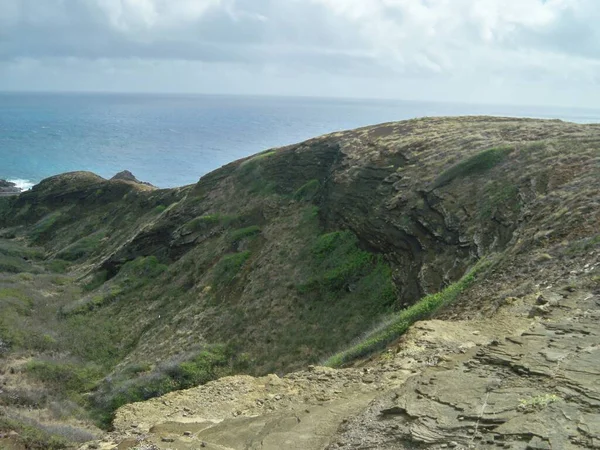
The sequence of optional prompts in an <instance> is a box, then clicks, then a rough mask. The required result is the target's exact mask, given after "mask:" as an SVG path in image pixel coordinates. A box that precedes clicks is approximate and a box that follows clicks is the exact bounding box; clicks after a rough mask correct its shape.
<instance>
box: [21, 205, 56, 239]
mask: <svg viewBox="0 0 600 450" xmlns="http://www.w3.org/2000/svg"><path fill="white" fill-rule="evenodd" d="M61 217H62V214H61V212H60V211H55V212H53V213H51V214H48V215H47V216H45V217H44V218H42V219H41V220H39V221H38V222H37V223H36V224H35V225H34V226H33V227H32V229H31V231H30V232H29V237H30V238H31V239H32V240H33V241H34V242H36V241H41V240H44V239H46V238H47V236H48V234H49V233H50V232H51V231H52V228H54V226H55V225H56V224H57V223H58V221H59V219H61Z"/></svg>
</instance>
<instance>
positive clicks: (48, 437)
mask: <svg viewBox="0 0 600 450" xmlns="http://www.w3.org/2000/svg"><path fill="white" fill-rule="evenodd" d="M9 431H16V432H17V433H18V437H17V439H16V440H17V442H19V443H20V444H22V445H23V446H24V447H25V448H26V449H28V450H61V449H67V448H73V446H72V443H71V442H69V441H68V440H66V439H65V438H64V437H62V436H57V435H54V434H51V433H49V432H47V431H45V430H43V429H40V428H37V427H34V426H32V425H31V424H28V423H25V422H23V421H20V420H15V419H10V418H7V417H0V432H9Z"/></svg>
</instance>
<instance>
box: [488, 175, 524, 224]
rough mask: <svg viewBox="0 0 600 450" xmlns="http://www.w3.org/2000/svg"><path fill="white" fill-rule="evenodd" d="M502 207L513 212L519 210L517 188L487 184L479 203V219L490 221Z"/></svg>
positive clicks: (496, 183)
mask: <svg viewBox="0 0 600 450" xmlns="http://www.w3.org/2000/svg"><path fill="white" fill-rule="evenodd" d="M503 206H504V207H505V208H506V209H507V210H509V211H513V212H516V211H518V210H519V209H520V208H521V204H520V202H519V188H518V187H517V186H515V185H514V184H512V183H503V182H493V183H490V184H488V185H487V186H486V187H485V190H484V195H483V196H482V197H481V199H480V201H479V219H480V220H487V219H491V218H492V217H493V216H494V215H495V213H496V212H497V211H498V210H499V209H500V208H502V207H503Z"/></svg>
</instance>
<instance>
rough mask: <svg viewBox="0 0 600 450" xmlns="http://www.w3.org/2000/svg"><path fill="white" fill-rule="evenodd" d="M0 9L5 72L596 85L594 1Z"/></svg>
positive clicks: (170, 3)
mask: <svg viewBox="0 0 600 450" xmlns="http://www.w3.org/2000/svg"><path fill="white" fill-rule="evenodd" d="M0 11H1V12H0V61H4V62H2V63H0V70H1V71H2V72H0V76H1V74H5V76H7V75H6V74H9V75H10V74H13V75H11V76H13V77H14V73H15V71H21V72H22V71H23V70H25V69H24V67H26V66H28V65H29V66H30V65H31V63H30V62H27V61H37V62H38V69H39V70H41V71H43V70H45V69H44V68H47V69H48V70H50V69H51V68H52V70H55V71H56V70H59V71H61V72H65V71H66V68H69V67H70V68H71V70H75V69H74V67H75V66H77V65H78V64H79V65H80V66H81V71H83V72H85V70H84V66H85V67H88V68H89V67H92V66H97V65H98V62H99V61H101V62H102V64H101V65H103V66H104V65H108V66H110V65H112V66H114V68H115V73H120V71H119V70H116V68H118V67H120V68H123V67H125V66H128V67H130V70H131V71H135V70H136V69H135V68H136V67H137V68H138V69H139V68H140V67H141V66H142V65H143V63H144V61H146V62H148V63H151V64H152V65H153V66H156V65H160V66H161V67H164V68H165V69H164V70H163V69H161V71H160V72H161V73H163V74H164V76H165V77H167V73H168V64H171V65H172V67H181V66H182V65H185V64H184V62H186V61H187V62H188V66H193V67H194V69H193V71H192V72H194V74H195V75H194V77H195V78H198V74H200V75H201V76H200V78H204V79H212V78H213V76H212V75H213V74H217V73H220V74H222V73H224V72H226V71H231V70H233V71H237V72H238V74H233V75H231V76H230V78H232V79H240V80H242V79H243V76H242V75H244V74H245V75H244V76H246V77H247V79H248V80H250V79H251V80H253V81H254V82H256V80H258V79H261V78H260V77H262V80H265V82H267V80H272V79H274V78H275V77H279V78H278V79H279V80H280V81H282V80H285V81H286V82H290V79H292V78H293V77H294V76H296V77H297V78H298V83H297V84H298V85H300V86H304V87H305V88H306V93H307V94H311V93H315V92H318V91H319V89H312V91H311V88H310V86H309V82H310V80H315V79H316V80H319V79H322V80H323V83H324V84H328V85H332V84H336V83H337V84H338V85H339V86H346V85H352V83H355V85H356V86H357V88H358V87H359V86H360V87H361V89H363V90H368V91H369V92H373V91H376V89H374V87H373V86H369V88H368V89H365V86H366V85H367V84H368V83H371V84H372V83H374V82H375V83H376V84H380V85H381V86H382V89H383V86H385V87H386V89H390V86H392V89H393V92H391V93H389V92H388V93H387V94H386V93H385V92H383V90H382V91H381V92H380V95H379V96H384V95H398V96H403V95H406V94H407V92H408V93H413V94H414V90H411V91H408V90H407V89H404V88H402V85H405V86H408V85H411V86H414V85H415V83H417V85H418V84H419V83H420V85H421V86H422V90H423V91H426V89H427V87H428V86H433V85H435V89H432V90H435V91H444V88H445V89H446V90H447V91H448V90H453V91H455V92H454V94H453V95H450V94H448V98H449V99H453V98H454V97H457V98H462V97H464V93H465V92H475V91H478V92H485V87H486V86H491V85H493V86H495V88H497V89H500V90H502V89H504V91H505V92H509V91H510V92H512V93H513V94H514V95H515V96H517V97H518V96H521V94H522V92H527V90H530V89H531V84H532V83H537V84H540V86H537V87H536V88H535V89H533V91H538V93H537V94H535V93H534V92H533V91H532V97H531V98H532V100H536V99H539V98H540V96H543V95H545V94H544V92H545V91H544V90H543V89H542V88H544V89H545V90H546V91H547V92H550V90H551V89H555V88H556V87H557V86H560V84H561V83H563V84H564V83H580V84H581V85H582V89H583V86H585V87H586V88H587V89H590V88H592V87H597V86H596V84H597V82H598V75H597V74H598V73H600V72H599V70H598V69H600V32H599V31H598V27H597V26H596V24H597V23H598V20H600V6H598V3H597V0H368V1H367V0H285V1H284V0H44V1H40V0H0ZM61 65H62V68H60V67H61ZM300 75H301V76H300ZM65 76H66V72H65ZM319 77H320V78H319ZM326 77H328V80H325V78H326ZM303 78H304V79H305V81H302V79H303ZM11 80H13V78H11ZM409 80H410V83H409ZM394 81H395V82H396V87H394ZM1 82H2V80H1V79H0V83H1ZM11 83H13V82H12V81H11ZM98 83H100V84H101V82H100V80H98ZM240 83H241V84H243V81H240ZM13 84H14V83H13ZM117 84H118V80H117ZM275 84H277V83H275ZM152 86H153V87H154V88H155V89H160V82H159V81H158V80H156V85H152ZM469 87H470V88H471V91H469V90H468V88H469ZM498 87H500V88H498ZM1 88H2V85H1V84H0V89H1ZM297 90H298V89H297V86H295V87H294V88H293V89H290V92H291V91H293V92H296V91H297ZM350 90H351V91H356V90H357V89H350ZM517 92H518V94H517ZM350 94H352V92H348V95H350ZM486 95H487V94H486ZM599 95H600V94H599ZM422 96H423V95H422ZM487 96H488V97H489V99H491V100H493V99H494V98H495V97H494V95H491V94H490V95H487ZM496 97H505V94H504V93H502V94H498V95H496ZM590 101H591V100H590Z"/></svg>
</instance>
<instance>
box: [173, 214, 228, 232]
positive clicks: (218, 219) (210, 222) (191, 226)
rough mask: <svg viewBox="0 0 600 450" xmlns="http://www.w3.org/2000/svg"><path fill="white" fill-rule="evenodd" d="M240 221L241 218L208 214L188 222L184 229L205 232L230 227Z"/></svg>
mask: <svg viewBox="0 0 600 450" xmlns="http://www.w3.org/2000/svg"><path fill="white" fill-rule="evenodd" d="M238 220H239V216H236V215H228V214H218V213H217V214H206V215H204V216H199V217H196V218H195V219H192V220H190V221H189V222H187V223H186V224H185V225H184V226H183V228H184V230H186V231H188V232H196V231H204V230H209V229H210V228H212V227H214V226H217V225H221V226H224V227H228V226H229V225H231V224H232V223H234V222H236V221H238Z"/></svg>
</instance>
